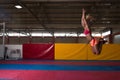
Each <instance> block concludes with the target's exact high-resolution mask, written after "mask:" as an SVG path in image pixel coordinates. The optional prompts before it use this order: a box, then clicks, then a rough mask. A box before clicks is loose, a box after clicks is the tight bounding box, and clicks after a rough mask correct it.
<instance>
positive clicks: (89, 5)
mask: <svg viewBox="0 0 120 80" xmlns="http://www.w3.org/2000/svg"><path fill="white" fill-rule="evenodd" d="M17 4H19V5H21V6H22V7H23V8H22V9H17V8H15V7H14V6H15V5H17ZM82 8H85V9H86V11H87V13H89V14H92V15H93V16H94V17H95V18H96V20H95V22H94V25H93V26H92V27H91V28H92V29H93V31H103V30H105V29H109V28H113V29H114V30H119V29H120V1H119V0H0V22H1V23H2V22H5V23H6V31H10V30H18V31H19V30H27V31H31V30H34V31H39V30H41V31H44V30H45V31H48V32H55V31H75V32H82V27H81V13H82V12H81V11H82Z"/></svg>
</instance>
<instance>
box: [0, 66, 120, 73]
mask: <svg viewBox="0 0 120 80" xmlns="http://www.w3.org/2000/svg"><path fill="white" fill-rule="evenodd" d="M0 69H2V70H6V69H7V70H83V71H84V70H87V71H88V70H90V71H98V70H100V71H120V66H80V65H77V66H76V65H73V66H71V65H44V64H0Z"/></svg>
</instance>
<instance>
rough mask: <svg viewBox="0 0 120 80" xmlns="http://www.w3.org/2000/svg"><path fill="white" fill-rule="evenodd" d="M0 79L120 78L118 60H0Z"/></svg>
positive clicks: (119, 62)
mask: <svg viewBox="0 0 120 80" xmlns="http://www.w3.org/2000/svg"><path fill="white" fill-rule="evenodd" d="M0 80H120V61H119V60H118V61H80V60H78V61H67V60H65V61H60V60H56V61H55V60H54V61H53V60H1V61H0Z"/></svg>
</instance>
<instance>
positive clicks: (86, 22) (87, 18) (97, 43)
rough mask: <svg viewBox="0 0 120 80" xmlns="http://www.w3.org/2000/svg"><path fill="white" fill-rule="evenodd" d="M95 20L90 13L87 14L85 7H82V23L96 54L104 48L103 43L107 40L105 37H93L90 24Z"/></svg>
mask: <svg viewBox="0 0 120 80" xmlns="http://www.w3.org/2000/svg"><path fill="white" fill-rule="evenodd" d="M94 20H95V18H93V17H92V16H91V15H90V14H88V15H86V11H85V9H82V17H81V25H82V27H83V28H84V34H85V36H86V38H87V40H88V41H89V44H90V46H91V48H92V52H93V53H94V54H96V55H98V54H100V52H101V50H102V45H103V44H104V43H105V42H106V41H104V40H103V38H99V37H93V36H92V34H91V30H90V26H91V23H92V22H93V21H94Z"/></svg>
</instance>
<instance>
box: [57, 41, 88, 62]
mask: <svg viewBox="0 0 120 80" xmlns="http://www.w3.org/2000/svg"><path fill="white" fill-rule="evenodd" d="M86 53H87V44H72V43H71V44H61V43H60V44H59V43H57V44H55V60H86V59H87V54H86Z"/></svg>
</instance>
